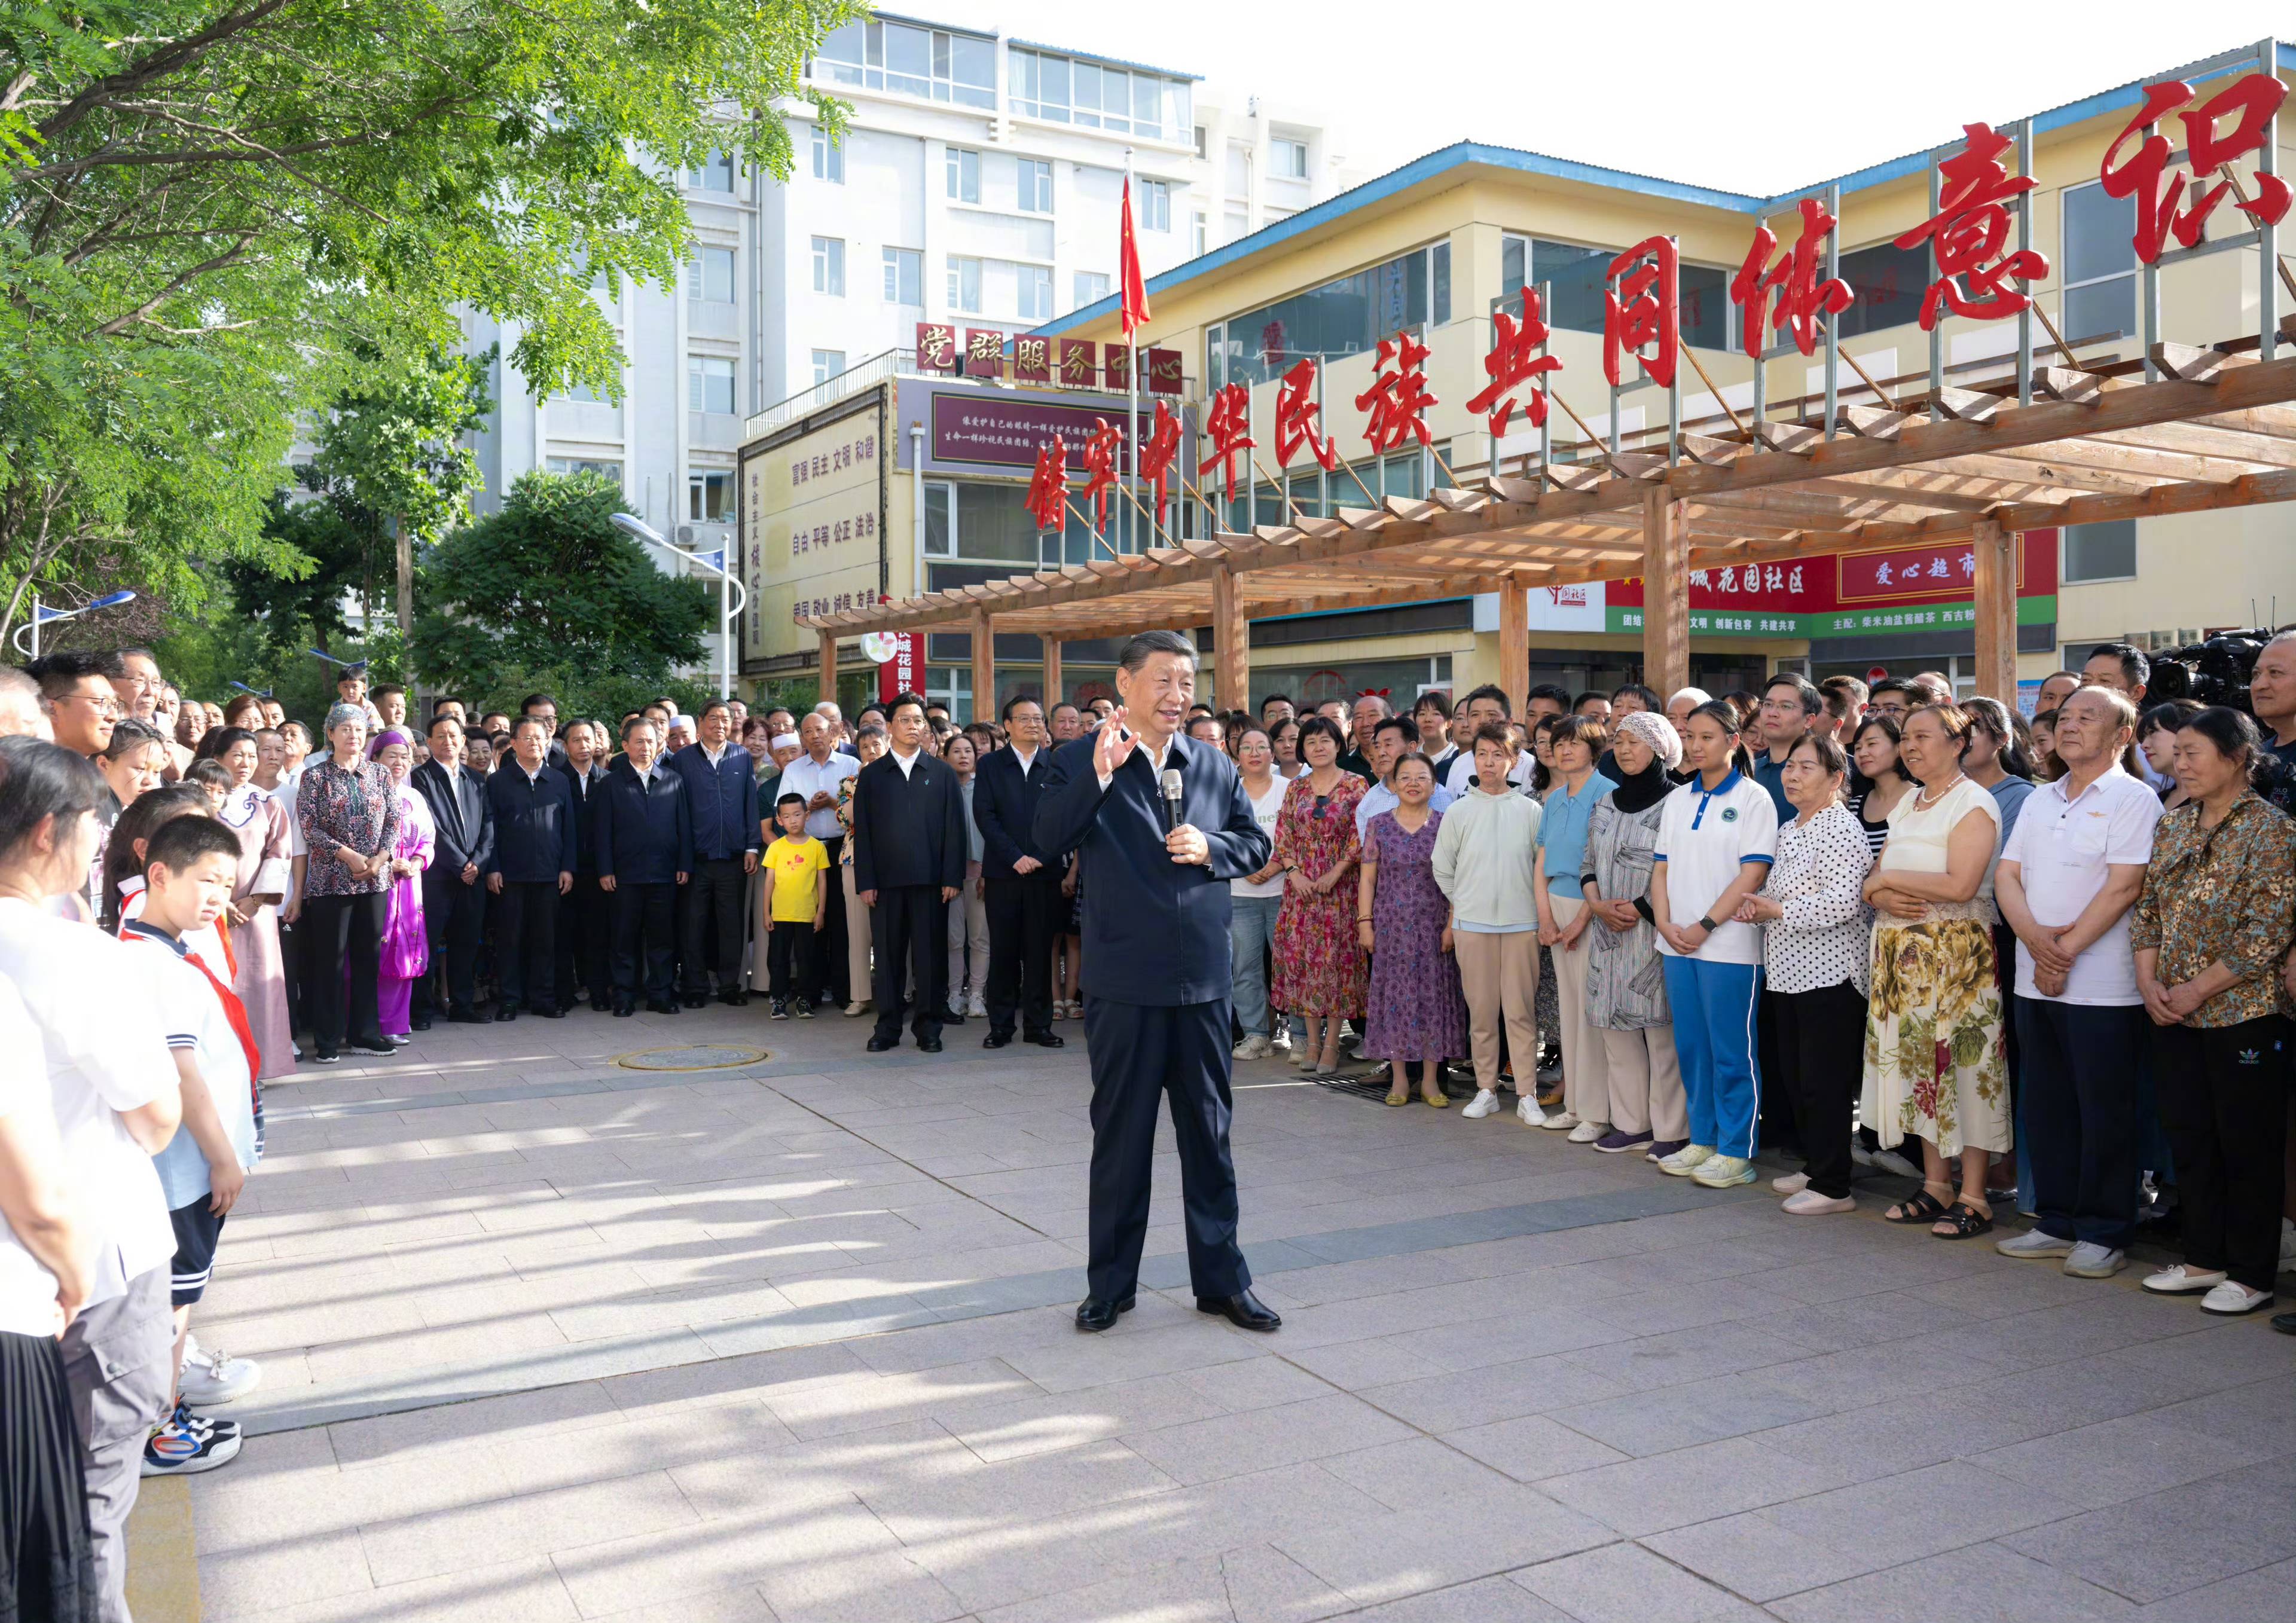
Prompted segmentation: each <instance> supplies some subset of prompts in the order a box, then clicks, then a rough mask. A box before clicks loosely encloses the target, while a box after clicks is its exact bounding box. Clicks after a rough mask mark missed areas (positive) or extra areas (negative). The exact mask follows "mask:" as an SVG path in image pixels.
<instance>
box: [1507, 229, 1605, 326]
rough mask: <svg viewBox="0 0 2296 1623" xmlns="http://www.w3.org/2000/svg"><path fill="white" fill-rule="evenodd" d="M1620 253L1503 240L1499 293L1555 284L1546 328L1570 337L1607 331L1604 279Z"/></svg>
mask: <svg viewBox="0 0 2296 1623" xmlns="http://www.w3.org/2000/svg"><path fill="white" fill-rule="evenodd" d="M1614 257H1615V250H1611V249H1608V248H1581V247H1579V246H1578V245H1577V244H1575V243H1570V242H1540V241H1538V240H1537V239H1535V238H1531V237H1514V236H1511V237H1505V238H1502V239H1501V241H1500V246H1499V291H1500V292H1501V293H1503V294H1505V293H1513V292H1514V291H1516V290H1517V289H1519V288H1523V287H1538V286H1539V285H1540V284H1541V283H1553V297H1552V299H1550V300H1549V303H1548V306H1547V309H1546V324H1547V325H1548V326H1550V327H1557V328H1561V329H1562V330H1563V331H1564V332H1601V331H1602V330H1603V273H1604V272H1605V271H1607V270H1608V269H1610V266H1611V259H1612V258H1614Z"/></svg>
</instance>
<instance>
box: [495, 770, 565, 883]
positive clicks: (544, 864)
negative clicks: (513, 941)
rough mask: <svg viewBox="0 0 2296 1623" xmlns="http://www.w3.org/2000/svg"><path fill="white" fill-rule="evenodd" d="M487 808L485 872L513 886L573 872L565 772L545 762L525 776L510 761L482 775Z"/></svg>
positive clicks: (550, 880)
mask: <svg viewBox="0 0 2296 1623" xmlns="http://www.w3.org/2000/svg"><path fill="white" fill-rule="evenodd" d="M487 809H488V812H489V813H490V814H491V815H492V816H493V817H494V824H495V857H494V866H493V868H492V869H491V870H490V872H493V873H499V874H501V875H502V876H503V878H504V880H505V881H508V882H510V883H512V884H514V885H522V884H539V883H542V882H544V881H549V882H552V883H555V882H556V881H557V879H558V876H559V875H560V874H561V873H572V872H574V791H573V788H572V787H571V786H570V784H569V783H567V782H566V775H565V774H563V773H562V772H560V771H558V770H557V769H556V768H555V767H553V766H544V767H543V769H542V770H541V771H540V772H537V773H536V774H535V775H534V776H532V777H531V778H529V777H528V776H527V775H526V768H525V767H523V766H520V765H519V764H518V762H517V761H516V760H515V759H513V760H512V761H511V762H510V764H509V765H507V766H497V767H496V768H495V771H494V774H493V775H492V776H490V777H488V779H487Z"/></svg>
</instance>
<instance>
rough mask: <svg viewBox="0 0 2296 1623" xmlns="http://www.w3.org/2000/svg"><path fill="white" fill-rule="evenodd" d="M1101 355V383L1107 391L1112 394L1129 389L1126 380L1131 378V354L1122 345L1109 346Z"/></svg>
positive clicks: (1129, 386)
mask: <svg viewBox="0 0 2296 1623" xmlns="http://www.w3.org/2000/svg"><path fill="white" fill-rule="evenodd" d="M1101 355H1102V359H1101V363H1100V375H1101V381H1102V383H1103V385H1104V386H1105V387H1106V388H1107V389H1108V391H1109V392H1110V393H1111V394H1114V393H1115V392H1116V391H1117V390H1118V389H1129V388H1131V387H1132V385H1131V383H1130V382H1129V381H1127V380H1128V379H1129V378H1130V377H1131V376H1132V352H1131V351H1130V350H1128V349H1127V348H1125V347H1124V346H1123V345H1122V344H1110V345H1108V346H1106V347H1105V348H1103V350H1102V352H1101Z"/></svg>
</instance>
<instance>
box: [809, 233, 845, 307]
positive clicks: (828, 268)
mask: <svg viewBox="0 0 2296 1623" xmlns="http://www.w3.org/2000/svg"><path fill="white" fill-rule="evenodd" d="M813 291H815V292H816V293H827V294H828V295H829V296H830V297H831V298H832V299H842V298H844V297H845V242H844V240H843V239H842V238H840V237H816V238H814V239H813Z"/></svg>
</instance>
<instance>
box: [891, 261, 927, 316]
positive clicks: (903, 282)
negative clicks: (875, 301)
mask: <svg viewBox="0 0 2296 1623" xmlns="http://www.w3.org/2000/svg"><path fill="white" fill-rule="evenodd" d="M884 253H885V302H886V303H887V304H911V305H918V306H922V304H923V303H924V301H925V256H924V253H923V251H922V250H920V249H914V248H888V249H887V250H884Z"/></svg>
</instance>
